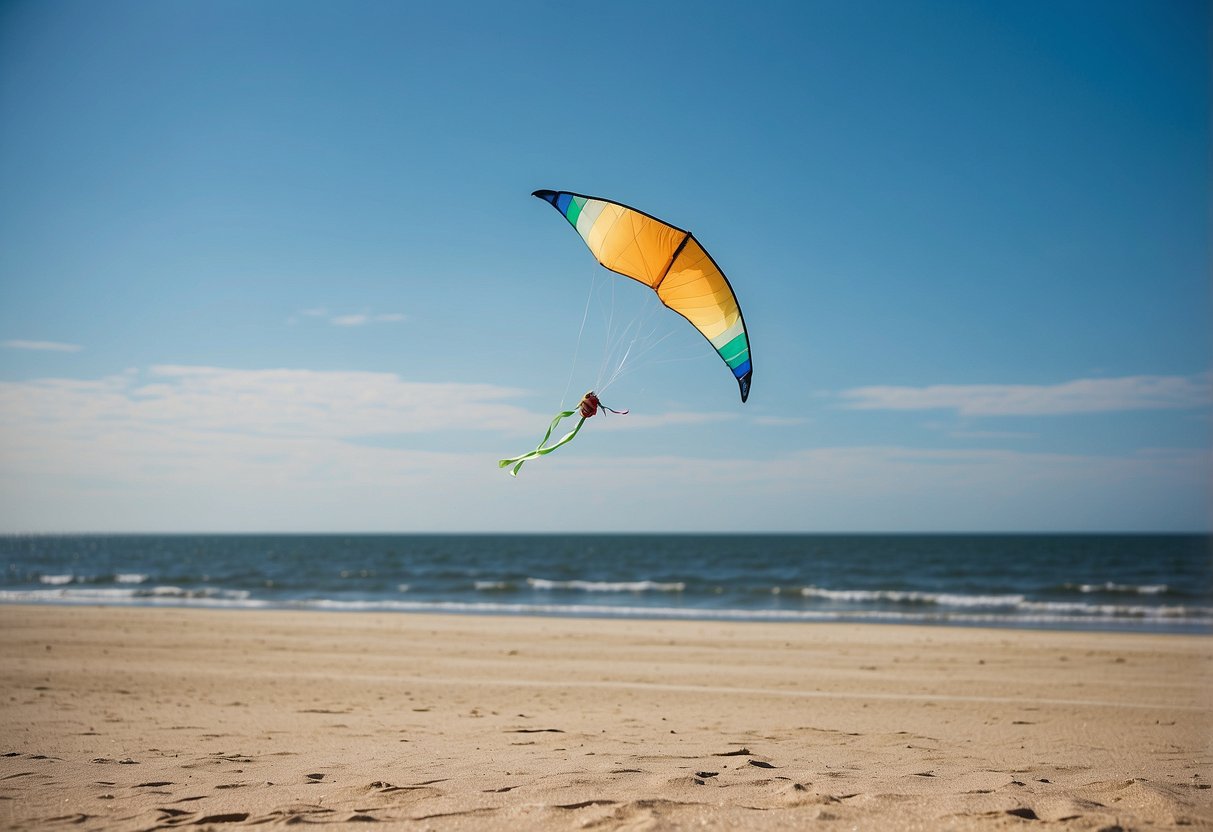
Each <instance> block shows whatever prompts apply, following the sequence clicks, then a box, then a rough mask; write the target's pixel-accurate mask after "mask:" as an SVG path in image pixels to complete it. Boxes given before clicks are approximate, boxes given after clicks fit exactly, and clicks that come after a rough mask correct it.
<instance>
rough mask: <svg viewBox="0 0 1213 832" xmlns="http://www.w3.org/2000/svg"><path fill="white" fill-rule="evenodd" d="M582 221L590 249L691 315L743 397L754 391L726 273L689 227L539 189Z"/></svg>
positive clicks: (570, 217)
mask: <svg viewBox="0 0 1213 832" xmlns="http://www.w3.org/2000/svg"><path fill="white" fill-rule="evenodd" d="M532 196H537V197H539V198H540V199H542V200H545V201H547V202H549V203H551V205H552V206H553V207H554V208H555V209H556V210H557V211H559V212H560V213H561V214H563V215H564V218H565V219H567V220H568V221H569V223H570V224H571V225H572V226H573V227H574V228H576V229H577V233H578V234H580V235H581V238H582V239H583V240H585V244H586V245H587V246H588V247H589V249H590V253H591V254H593V255H594V257H595V258H597V260H598V262H599V263H601V264H602V265H603V266H605V267H606V268H608V269H610V270H611V271H613V272H616V273H618V274H621V275H623V276H624V277H630V278H632V279H633V280H638V281H640V282H641V283H643V284H645V285H646V286H648V287H649V288H650V289H652V290H653V291H655V292H656V293H657V297H658V298H660V299H661V302H662V303H663V304H665V305H666V306H668V307H669V308H670V309H673V310H674V311H675V312H677V313H678V314H679V315H681V316H682V317H684V318H686V319H687V320H688V321H690V322H691V325H692V326H694V327H695V328H696V329H697V330H699V331H700V332H701V333H702V334H703V337H704V338H707V339H708V341H709V342H710V343H711V344H712V346H713V347H715V349H716V352H718V353H720V357H721V358H722V359H724V363H725V364H727V365H728V366H729V369H730V370H732V371H733V376H734V377H735V378H736V379H737V384H738V386H739V387H740V388H741V400H742V401H743V402H744V401H745V400H746V399H747V398H749V395H750V376H751V375H753V369H752V367H751V364H750V341H749V338H748V337H746V329H745V319H744V318H742V316H741V307H740V306H739V305H738V304H737V297H736V295H734V294H733V287H732V286H731V285H729V281H728V278H726V277H725V276H724V272H722V271H721V270H720V267H719V266H717V265H716V261H714V260H713V259H712V256H711V255H710V254H708V253H707V251H705V250H704V248H703V246H701V245H700V244H699V241H698V240H696V239H695V237H694V235H693V234H691V232H689V231H684V230H683V229H681V228H676V227H675V226H672V225H670V224H669V223H665V222H662V221H661V220H659V219H657V218H656V217H652V216H649V215H648V214H646V213H644V212H643V211H637V210H636V209H635V208H629V207H628V206H626V205H621V204H620V203H618V202H611V201H610V200H606V199H599V198H597V197H592V196H583V195H581V194H574V193H569V192H568V191H535V193H534V194H532Z"/></svg>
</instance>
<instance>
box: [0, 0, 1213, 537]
mask: <svg viewBox="0 0 1213 832" xmlns="http://www.w3.org/2000/svg"><path fill="white" fill-rule="evenodd" d="M1209 31H1210V13H1209V7H1208V4H1206V3H1201V2H1154V0H1150V2H1103V3H1089V2H1027V3H1016V4H1006V3H972V2H944V0H931V2H922V3H908V2H865V3H848V4H841V3H825V2H809V3H799V2H797V3H775V2H771V3H751V4H738V3H712V2H696V3H661V4H647V3H618V4H613V5H611V6H609V7H601V6H592V5H586V4H568V3H563V4H561V3H543V4H538V3H520V4H498V3H480V2H469V3H462V4H437V3H434V4H429V3H374V2H359V3H320V2H298V1H296V2H258V3H244V2H192V1H191V0H181V2H173V3H151V2H125V1H124V0H114V2H107V3H85V2H58V1H57V0H49V1H48V0H43V1H42V2H8V3H5V4H3V5H2V6H0V530H3V531H119V530H132V531H206V530H218V531H243V530H274V531H338V530H341V531H396V530H399V531H413V530H439V531H462V530H476V531H494V530H504V531H509V530H538V531H545V530H566V529H567V530H621V531H622V530H670V531H678V530H721V531H799V530H804V531H928V530H930V531H953V530H955V531H968V530H985V531H1000V530H1010V531H1026V530H1192V529H1199V530H1204V529H1208V528H1209V526H1210V522H1209V517H1210V516H1209V507H1210V471H1211V469H1213V466H1211V464H1210V462H1211V454H1210V421H1209V417H1210V409H1211V398H1213V397H1211V394H1210V388H1211V377H1210V370H1211V367H1213V342H1211V340H1210V331H1211V327H1210V324H1211V323H1213V322H1211V321H1210V316H1211V310H1213V298H1211V293H1210V246H1209V223H1210V195H1209V182H1210V164H1209V148H1210V81H1209V77H1210V65H1211V61H1210V46H1209ZM536 188H553V189H566V190H573V191H577V192H581V193H588V194H594V195H599V196H604V197H608V198H612V199H616V200H619V201H622V202H625V203H628V204H630V205H633V206H636V207H638V208H641V209H642V210H645V211H647V212H649V213H652V214H655V215H657V216H660V217H662V218H664V219H666V220H668V221H670V222H672V223H674V224H676V225H679V226H682V227H685V228H690V229H692V230H693V231H694V232H695V233H696V235H697V237H698V238H699V239H700V240H702V241H703V243H704V245H705V246H706V247H707V248H708V249H709V251H711V252H712V254H713V256H714V257H715V259H716V260H717V262H718V263H719V264H720V265H721V267H722V268H723V269H724V270H725V271H726V273H727V274H728V275H729V276H730V279H731V280H732V283H733V285H734V287H735V289H736V291H737V294H738V296H739V300H740V302H741V305H742V308H743V310H744V312H745V316H746V321H747V324H748V327H749V330H750V339H751V343H752V346H753V355H754V369H755V372H754V380H753V391H752V394H751V397H750V400H749V402H748V403H746V404H745V405H742V404H741V403H740V402H739V401H738V397H737V388H736V385H735V383H734V382H733V381H732V377H731V375H730V374H729V373H728V371H727V369H726V368H725V367H724V365H723V364H722V363H721V362H720V360H719V358H718V357H717V356H716V355H715V354H714V353H713V352H712V351H711V349H710V348H709V347H708V345H707V344H706V343H705V342H704V341H703V340H702V339H701V338H700V337H699V336H698V335H697V334H695V333H694V332H692V331H690V329H689V327H686V326H685V324H684V323H683V322H682V321H681V319H679V318H678V317H677V316H675V315H673V314H672V313H669V312H668V311H666V310H663V309H661V308H660V307H658V306H657V305H656V304H655V303H654V302H653V300H652V299H651V297H646V296H644V294H643V293H644V291H645V290H644V289H643V287H640V286H638V285H637V284H634V283H630V282H627V281H624V280H622V279H616V278H612V276H611V275H609V274H608V273H606V272H605V271H604V270H602V269H601V268H600V267H598V266H597V265H596V264H594V262H593V260H592V258H590V256H589V254H588V252H587V251H586V250H585V248H584V246H583V245H582V244H581V242H580V240H579V239H578V238H577V236H576V235H575V234H574V233H573V232H572V231H571V229H569V228H568V227H567V225H566V224H564V222H563V220H561V219H560V217H559V216H557V215H556V214H555V212H553V211H552V210H551V208H550V207H548V206H547V205H545V204H544V203H542V202H540V201H539V200H535V199H532V198H531V197H530V196H529V194H530V192H531V191H532V190H534V189H536ZM583 319H584V321H585V325H584V329H583V327H582V322H583ZM637 322H639V323H637ZM631 324H637V325H636V326H634V327H631V328H629V325H631ZM629 346H631V347H633V353H632V358H633V359H635V360H629V363H628V364H627V365H625V367H624V369H625V372H624V373H623V374H622V375H621V376H620V378H619V379H618V380H617V381H615V382H614V383H612V385H611V386H610V387H609V388H608V390H607V391H606V393H607V394H604V397H603V398H604V401H606V402H607V403H608V404H610V405H612V406H614V407H620V408H629V409H630V410H631V411H632V412H631V413H630V414H629V415H628V416H625V417H611V416H606V417H603V418H597V417H596V418H595V419H594V420H592V421H591V422H589V423H587V425H586V428H585V430H584V431H583V432H582V434H581V435H580V436H579V437H578V439H577V441H576V442H575V443H573V444H571V445H570V446H568V447H567V448H564V449H562V450H560V451H558V452H557V453H555V454H553V455H551V456H549V457H547V458H545V459H543V460H541V461H538V462H535V463H532V464H529V465H528V466H527V467H526V468H524V469H523V472H522V474H521V476H520V477H519V478H518V479H517V480H512V479H510V478H509V477H508V476H506V475H505V474H504V473H503V472H501V471H499V470H498V469H497V467H496V464H495V461H496V459H498V458H499V457H502V456H510V455H514V454H518V453H522V452H523V451H525V450H527V449H528V448H529V447H533V446H534V444H535V443H536V442H537V441H538V439H539V437H540V436H541V435H542V432H543V430H544V429H545V427H546V426H547V423H548V421H549V419H550V418H551V416H552V414H553V413H554V412H555V411H556V410H557V409H558V408H559V407H560V406H561V405H562V404H563V405H565V406H568V405H571V404H572V403H573V402H575V401H576V399H577V398H578V397H579V396H580V394H581V393H582V392H584V390H585V389H587V388H589V387H591V386H594V385H596V384H598V383H599V381H600V379H599V373H600V371H601V369H602V367H603V365H604V363H608V364H609V363H610V361H611V360H612V359H613V357H614V356H616V355H617V354H618V353H617V352H615V351H614V350H618V349H626V348H627V347H629ZM574 354H576V357H577V359H576V361H575V362H574ZM637 355H639V358H636V356H637Z"/></svg>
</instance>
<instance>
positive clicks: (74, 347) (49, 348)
mask: <svg viewBox="0 0 1213 832" xmlns="http://www.w3.org/2000/svg"><path fill="white" fill-rule="evenodd" d="M0 346H4V347H7V348H8V349H10V350H36V351H42V352H80V350H81V349H83V347H81V346H80V345H79V344H65V343H63V342H62V341H22V340H20V339H13V340H9V341H4V342H0Z"/></svg>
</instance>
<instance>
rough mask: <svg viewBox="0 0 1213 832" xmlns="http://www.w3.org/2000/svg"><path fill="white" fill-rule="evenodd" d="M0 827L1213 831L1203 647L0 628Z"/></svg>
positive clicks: (889, 631) (510, 627)
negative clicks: (306, 825) (302, 825)
mask: <svg viewBox="0 0 1213 832" xmlns="http://www.w3.org/2000/svg"><path fill="white" fill-rule="evenodd" d="M0 634H2V639H0V644H2V647H0V696H2V700H0V701H3V703H4V704H3V709H2V710H0V754H3V756H0V825H3V826H4V827H5V828H24V829H55V828H64V829H67V828H70V829H129V830H142V829H156V828H175V827H183V828H206V827H213V828H217V829H227V828H236V827H239V826H241V825H253V824H257V825H262V826H276V825H286V824H298V823H321V824H326V825H333V826H347V825H348V826H351V827H353V826H357V828H383V829H391V828H399V829H410V830H412V829H417V830H422V829H434V830H463V829H538V830H556V829H560V830H563V829H594V830H609V829H630V830H639V829H655V830H656V829H671V830H679V829H692V828H694V829H718V830H732V829H758V830H782V829H800V828H821V829H837V830H843V829H848V830H849V829H860V830H868V829H870V830H896V829H907V830H909V829H923V830H936V829H955V830H969V829H982V830H985V829H1037V828H1039V829H1077V830H1105V832H1112V830H1116V829H1121V830H1153V829H1185V830H1186V829H1213V789H1210V785H1213V765H1211V764H1213V641H1211V640H1209V639H1208V638H1206V637H1200V636H1163V635H1140V634H1119V633H1078V632H1044V631H1016V630H985V629H959V628H930V627H908V626H883V625H872V624H868V625H855V626H851V625H839V624H766V623H754V624H749V623H721V622H687V621H676V622H667V621H657V622H654V621H619V620H592V619H559V618H523V617H473V616H437V615H405V614H399V615H384V614H340V613H333V614H314V613H298V612H281V611H265V612H260V611H220V610H190V609H178V608H159V609H156V608H119V607H108V608H96V607H51V606H39V607H30V606H25V607H23V606H2V607H0Z"/></svg>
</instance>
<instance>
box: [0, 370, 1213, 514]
mask: <svg viewBox="0 0 1213 832" xmlns="http://www.w3.org/2000/svg"><path fill="white" fill-rule="evenodd" d="M520 397H521V391H518V390H514V389H511V388H505V387H499V386H495V385H491V384H459V383H445V384H437V383H418V382H410V381H407V380H405V379H401V378H400V377H398V376H396V375H394V374H391V373H369V372H319V371H310V370H289V369H270V370H233V369H229V368H222V367H199V366H175V365H161V366H156V367H153V368H152V369H151V370H150V371H139V372H125V373H121V374H115V375H113V376H109V377H105V378H99V379H90V380H67V379H37V380H32V381H21V382H0V530H5V531H18V530H115V531H117V530H124V529H125V530H132V529H133V530H174V529H175V530H182V529H195V530H211V529H213V530H288V531H290V530H300V531H306V530H340V529H350V530H354V529H357V530H363V531H371V530H393V529H394V530H451V531H461V530H462V531H468V530H482V531H487V530H543V529H580V530H595V529H604V530H611V529H613V530H621V529H636V530H645V529H658V530H659V529H666V530H670V529H686V530H693V529H701V530H718V529H734V530H738V531H753V530H768V531H772V530H780V529H807V530H812V529H818V530H847V529H859V530H864V529H867V530H872V529H884V530H890V529H891V530H897V529H902V530H932V529H933V530H939V529H1023V528H1035V529H1045V528H1192V527H1195V526H1197V525H1198V524H1199V522H1201V521H1200V518H1202V517H1205V516H1207V515H1206V514H1205V512H1207V497H1208V494H1209V476H1210V474H1209V472H1210V470H1213V468H1211V465H1210V457H1209V452H1208V450H1207V449H1161V450H1139V451H1136V452H1127V453H1125V454H1120V455H1116V454H1111V455H1083V454H1074V455H1068V454H1052V453H1033V452H1020V451H1007V450H989V449H965V450H955V449H953V450H942V449H911V448H902V447H880V446H854V447H837V448H807V449H806V448H799V449H792V448H789V449H787V450H785V451H781V452H778V453H776V454H774V455H772V456H762V457H759V456H755V455H753V454H747V453H746V452H745V451H744V450H743V449H741V448H731V449H730V448H729V447H727V446H720V447H718V448H716V449H715V450H714V451H705V452H704V453H703V454H702V455H699V456H686V455H676V454H669V453H662V454H661V455H654V456H644V454H643V452H641V451H639V446H638V445H637V444H634V443H631V442H626V443H625V442H621V441H620V440H619V436H618V435H616V436H615V437H614V438H611V437H609V436H607V435H606V434H605V432H604V431H601V430H600V428H605V427H614V428H621V429H622V428H625V427H627V426H628V425H629V424H635V425H637V426H650V427H659V426H660V425H661V424H678V423H682V424H685V423H686V422H685V420H686V419H689V418H691V417H694V418H695V419H698V420H703V419H708V420H712V419H717V418H721V415H720V414H702V413H690V414H688V413H678V412H675V413H670V414H657V415H653V416H649V415H645V421H647V422H650V424H648V425H646V424H645V423H644V421H640V420H639V417H637V418H638V421H637V422H634V423H631V422H630V420H632V419H633V416H631V415H629V416H627V417H615V416H611V415H609V414H608V415H606V416H601V417H595V419H594V426H593V427H594V430H593V431H590V432H587V433H586V434H585V436H586V438H585V439H584V440H583V441H581V442H579V447H578V449H577V452H575V453H572V452H570V453H567V454H561V455H557V456H554V457H553V458H551V459H550V460H547V461H545V462H544V463H543V464H535V465H533V466H530V467H528V469H527V470H525V471H524V472H523V476H522V478H520V479H519V480H512V479H510V478H509V477H508V476H505V475H504V474H503V473H502V472H501V471H500V470H498V468H497V466H496V464H495V463H496V458H497V456H498V455H497V454H495V453H494V451H493V449H491V446H492V445H493V444H495V443H496V442H497V441H500V450H501V451H503V452H516V451H520V450H522V449H524V448H525V447H526V443H525V442H523V444H521V445H520V444H518V442H517V440H516V438H515V437H516V436H517V435H519V434H521V435H525V436H526V437H527V438H528V439H529V438H533V434H534V433H535V431H536V430H537V429H538V428H539V427H541V426H542V425H543V424H546V421H547V420H548V419H550V414H549V413H546V412H544V413H536V412H533V411H528V410H525V409H523V408H521V407H519V406H517V405H516V404H514V401H515V400H516V399H518V398H520ZM725 424H726V425H727V423H725ZM727 429H728V428H727V427H725V428H722V431H726V430H727ZM472 433H476V434H478V435H479V437H480V438H479V439H478V440H476V445H473V444H471V443H470V442H469V440H468V439H467V438H465V437H467V436H469V435H470V434H472ZM383 434H392V435H399V434H408V435H409V436H411V437H412V438H411V439H410V440H409V441H408V442H407V443H405V444H407V447H406V446H392V447H384V446H378V445H376V446H372V445H366V444H358V443H357V441H356V440H357V439H358V438H359V437H363V436H367V435H383ZM351 440H355V441H351ZM1193 518H1196V519H1193Z"/></svg>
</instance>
